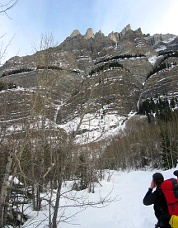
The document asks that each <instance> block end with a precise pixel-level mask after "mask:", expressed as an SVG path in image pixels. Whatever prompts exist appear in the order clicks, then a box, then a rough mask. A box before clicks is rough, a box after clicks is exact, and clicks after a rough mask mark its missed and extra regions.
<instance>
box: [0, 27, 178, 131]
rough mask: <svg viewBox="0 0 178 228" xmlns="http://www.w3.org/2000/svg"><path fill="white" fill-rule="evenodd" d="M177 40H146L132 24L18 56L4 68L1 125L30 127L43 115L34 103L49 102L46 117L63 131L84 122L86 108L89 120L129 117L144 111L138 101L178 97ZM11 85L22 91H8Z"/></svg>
mask: <svg viewBox="0 0 178 228" xmlns="http://www.w3.org/2000/svg"><path fill="white" fill-rule="evenodd" d="M177 40H178V38H177V37H176V36H175V35H170V34H167V35H158V34H156V35H154V36H150V35H149V34H148V35H143V34H142V31H141V29H140V28H139V29H137V30H135V31H133V30H132V29H131V27H130V25H127V26H126V27H125V28H124V29H123V30H122V31H121V32H111V33H110V34H109V35H108V36H105V35H104V34H103V33H102V31H99V32H97V33H95V34H94V32H93V30H92V29H91V28H89V29H88V30H87V31H86V34H85V35H81V33H80V32H79V31H78V30H74V31H73V32H72V33H71V35H70V36H69V37H67V38H66V39H65V40H64V42H62V43H61V44H60V45H59V46H57V47H53V48H48V49H46V50H42V51H38V52H36V53H35V54H33V55H31V56H24V57H18V56H15V57H13V58H11V59H9V60H8V61H7V62H6V63H5V64H4V65H3V66H2V67H1V68H0V76H1V77H0V83H1V85H2V86H1V91H0V102H1V103H2V104H3V108H2V109H1V112H0V118H1V123H2V125H6V127H7V128H8V129H10V127H11V126H17V125H18V124H19V123H20V122H24V121H25V122H28V120H29V117H30V116H31V114H32V111H34V110H36V112H35V113H36V116H40V115H41V112H42V110H41V109H40V108H38V107H40V105H36V104H34V101H35V102H37V101H38V104H40V103H41V101H42V100H43V99H44V97H45V98H46V100H45V102H44V104H45V106H44V107H46V108H45V110H46V111H45V115H46V118H48V119H49V120H50V121H52V122H53V123H54V124H56V123H57V124H58V126H59V125H60V126H62V125H64V124H67V123H69V122H70V121H71V122H72V121H73V120H74V119H75V118H79V116H81V113H82V112H83V109H84V107H85V116H86V115H88V114H90V115H91V114H92V115H100V116H101V118H103V117H102V116H103V113H104V114H105V115H106V114H111V113H112V114H113V113H114V115H116V116H118V118H119V116H122V117H124V118H125V117H127V116H128V114H129V113H130V112H137V111H138V109H137V108H138V107H137V104H138V101H139V102H143V101H144V100H146V99H148V98H149V99H151V98H152V97H155V96H157V95H158V94H159V96H161V95H163V94H165V91H166V94H167V96H170V97H171V96H175V97H177V96H178V91H177V83H178V78H177V74H178V67H177V66H178V55H177V52H176V51H177V49H178V42H177ZM163 46H164V47H163ZM161 47H162V49H161ZM9 83H11V84H10V85H12V84H13V85H15V86H16V87H19V89H17V88H16V89H11V90H7V85H9ZM45 93H47V95H45ZM35 94H38V96H37V98H35ZM36 99H37V100H36ZM16 103H17V104H18V105H16ZM32 107H34V110H33V109H32ZM102 121H103V120H102ZM115 127H116V126H111V128H115ZM85 131H91V129H87V128H86V129H85Z"/></svg>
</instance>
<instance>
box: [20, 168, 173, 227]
mask: <svg viewBox="0 0 178 228" xmlns="http://www.w3.org/2000/svg"><path fill="white" fill-rule="evenodd" d="M174 170H175V169H171V170H168V171H160V170H152V171H148V170H147V171H130V172H116V171H110V173H107V172H106V175H105V180H103V181H101V182H100V184H101V185H102V186H101V185H99V184H97V185H96V187H95V193H90V194H88V193H87V191H80V192H74V191H73V192H71V193H73V194H77V195H75V199H76V201H75V203H77V198H78V197H82V200H85V202H87V201H90V202H91V201H98V200H100V199H101V198H102V197H103V198H104V197H107V200H109V201H110V203H107V202H105V203H103V204H102V205H96V206H89V207H86V208H85V209H84V208H82V207H81V208H79V207H66V208H65V210H64V211H63V213H64V216H66V217H71V218H70V219H69V220H68V223H60V224H59V227H60V228H70V227H71V228H72V227H75V228H91V227H92V228H143V227H144V228H151V227H153V228H154V224H155V223H156V218H155V216H154V211H153V207H152V206H144V205H143V203H142V200H143V197H144V195H145V194H146V192H147V190H148V187H149V186H150V183H151V178H152V174H153V173H154V172H161V173H162V174H163V175H164V177H165V179H167V178H171V177H174V175H173V171H174ZM108 175H111V176H110V178H111V179H110V181H108V180H107V178H108ZM70 185H71V183H68V184H67V186H65V188H64V189H63V190H64V191H65V190H67V189H69V186H70ZM71 193H69V194H71ZM71 203H72V201H70V202H69V201H68V200H66V199H65V200H64V199H63V200H62V204H63V205H69V204H71ZM72 204H74V202H73V203H72ZM28 210H30V208H28ZM61 212H62V211H59V214H61ZM74 214H75V215H74ZM30 215H31V216H32V217H31V219H29V220H28V221H27V222H26V223H25V225H24V226H23V227H29V228H34V227H38V228H44V227H48V222H47V220H48V219H47V217H48V213H47V206H46V207H44V209H43V210H42V211H40V212H38V213H37V212H31V213H30ZM44 220H46V221H44Z"/></svg>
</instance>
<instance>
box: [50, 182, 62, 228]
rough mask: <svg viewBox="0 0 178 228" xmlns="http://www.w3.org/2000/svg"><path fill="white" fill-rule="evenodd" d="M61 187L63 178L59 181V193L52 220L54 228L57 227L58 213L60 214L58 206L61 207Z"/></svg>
mask: <svg viewBox="0 0 178 228" xmlns="http://www.w3.org/2000/svg"><path fill="white" fill-rule="evenodd" d="M61 187H62V180H60V181H59V183H58V188H57V194H56V202H55V206H54V214H53V220H52V228H57V227H58V226H57V215H58V208H59V201H60V197H61Z"/></svg>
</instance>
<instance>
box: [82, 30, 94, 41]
mask: <svg viewBox="0 0 178 228" xmlns="http://www.w3.org/2000/svg"><path fill="white" fill-rule="evenodd" d="M94 37H95V35H94V33H93V29H92V28H89V29H87V31H86V34H85V36H84V38H85V39H87V40H88V39H90V38H94Z"/></svg>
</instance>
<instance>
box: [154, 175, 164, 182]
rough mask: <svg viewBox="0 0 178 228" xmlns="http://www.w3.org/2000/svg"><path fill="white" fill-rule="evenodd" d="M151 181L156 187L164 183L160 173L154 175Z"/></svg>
mask: <svg viewBox="0 0 178 228" xmlns="http://www.w3.org/2000/svg"><path fill="white" fill-rule="evenodd" d="M153 181H154V182H155V184H156V185H160V184H161V183H162V182H163V181H164V177H163V175H162V174H161V173H154V174H153Z"/></svg>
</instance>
